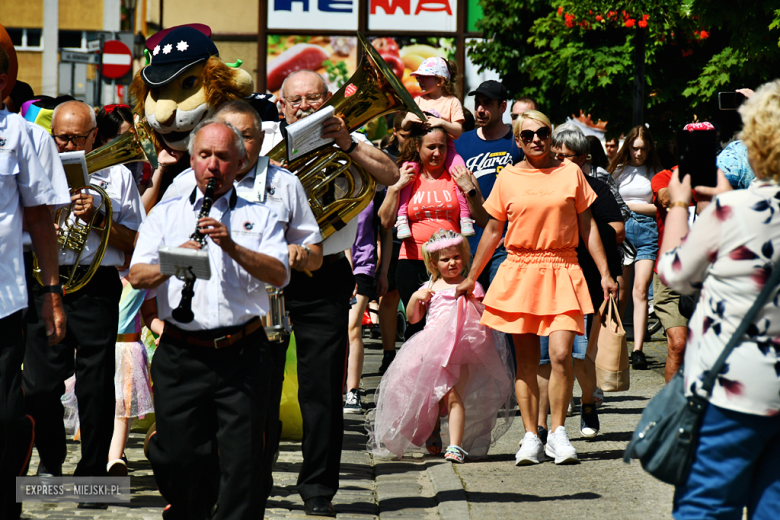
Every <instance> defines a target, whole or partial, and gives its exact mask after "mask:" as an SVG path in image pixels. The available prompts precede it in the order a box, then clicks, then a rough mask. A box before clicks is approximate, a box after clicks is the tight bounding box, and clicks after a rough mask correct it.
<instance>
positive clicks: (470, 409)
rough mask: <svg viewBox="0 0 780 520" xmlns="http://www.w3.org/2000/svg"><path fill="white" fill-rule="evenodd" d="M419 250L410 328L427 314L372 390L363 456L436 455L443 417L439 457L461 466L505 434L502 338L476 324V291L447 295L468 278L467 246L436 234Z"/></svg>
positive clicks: (508, 391) (508, 416)
mask: <svg viewBox="0 0 780 520" xmlns="http://www.w3.org/2000/svg"><path fill="white" fill-rule="evenodd" d="M422 249H423V257H424V259H425V265H426V267H427V268H428V271H429V272H430V273H431V282H429V283H428V284H426V285H425V286H423V287H422V288H420V290H419V291H417V292H416V293H414V295H412V298H411V299H410V301H409V305H408V306H407V317H408V319H409V321H410V322H411V323H416V322H417V321H419V320H421V319H422V317H423V316H424V315H425V314H427V322H426V325H425V329H423V330H422V331H420V332H418V333H417V334H415V335H414V336H412V337H411V338H410V339H409V341H407V342H406V344H405V345H404V347H403V348H402V349H401V350H400V351H399V353H398V354H397V355H396V358H395V360H394V361H393V364H392V365H390V368H389V369H388V371H387V372H386V373H385V375H384V377H383V378H382V381H381V382H380V384H379V388H378V389H377V393H376V403H377V407H376V409H375V410H372V411H371V412H369V415H368V419H367V422H366V428H367V429H368V433H369V441H368V451H369V452H371V453H374V454H375V455H379V456H387V455H389V454H392V455H395V456H396V457H402V456H403V455H404V453H406V452H408V451H412V450H416V449H421V448H422V447H423V446H426V448H427V450H428V451H429V452H430V453H433V454H436V453H439V452H440V451H441V446H442V443H441V437H440V434H439V420H440V417H445V418H448V421H449V443H448V444H449V446H448V447H447V450H446V453H445V458H446V459H448V460H450V461H452V462H459V463H462V462H464V460H465V457H466V456H468V457H469V458H481V457H484V456H485V455H487V452H488V449H489V448H490V446H491V445H493V444H494V443H495V442H496V440H498V438H499V437H501V436H502V435H503V434H504V433H506V431H507V430H509V427H510V426H511V424H512V413H511V412H512V410H513V408H514V406H513V394H514V392H513V391H514V381H515V376H514V369H513V365H512V363H511V359H510V354H509V350H508V348H507V343H506V339H505V336H504V335H503V334H500V333H498V332H495V331H494V330H492V329H490V328H488V327H485V326H483V325H480V323H479V320H480V317H481V316H482V311H483V309H484V307H483V305H482V304H481V303H480V302H479V301H478V300H477V298H481V297H482V296H484V291H483V290H482V287H480V286H477V287H476V289H475V290H474V296H475V297H476V298H470V299H467V298H465V297H461V298H458V299H456V298H455V288H456V287H457V286H458V284H459V283H460V282H461V281H462V280H463V279H464V276H463V273H464V272H468V267H469V265H468V264H469V258H470V254H469V247H468V242H467V241H465V240H464V239H463V237H462V236H461V235H459V234H457V233H455V232H452V231H445V230H439V231H438V232H436V233H434V235H433V236H432V237H431V239H430V240H429V241H428V242H427V243H426V244H424V245H423V248H422ZM499 412H500V413H499ZM499 416H500V417H499Z"/></svg>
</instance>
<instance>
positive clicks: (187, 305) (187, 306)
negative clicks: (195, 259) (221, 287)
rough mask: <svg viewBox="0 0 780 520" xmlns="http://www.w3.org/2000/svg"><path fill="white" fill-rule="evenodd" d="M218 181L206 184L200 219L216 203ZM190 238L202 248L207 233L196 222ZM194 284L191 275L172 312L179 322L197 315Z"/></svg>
mask: <svg viewBox="0 0 780 520" xmlns="http://www.w3.org/2000/svg"><path fill="white" fill-rule="evenodd" d="M216 183H217V180H216V179H215V178H213V177H212V178H211V179H209V183H208V184H207V185H206V192H205V193H204V194H203V206H201V208H200V213H199V214H198V221H200V219H202V218H204V217H208V216H209V212H210V211H211V205H212V204H214V190H215V186H216ZM190 239H192V240H194V241H195V242H197V243H198V244H200V247H201V248H203V246H205V245H206V235H204V234H203V233H201V232H200V226H198V225H197V224H195V231H194V232H193V233H192V235H190ZM194 285H195V277H194V276H191V277H189V278H187V279H186V280H185V281H184V287H183V288H182V290H181V301H179V306H178V307H176V308H175V309H174V310H173V312H172V313H171V316H172V317H173V319H174V320H176V321H178V322H179V323H189V322H191V321H192V320H193V319H194V318H195V315H194V314H193V313H192V297H193V296H195V290H194V289H193V287H194Z"/></svg>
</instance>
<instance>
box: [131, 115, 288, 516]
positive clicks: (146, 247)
mask: <svg viewBox="0 0 780 520" xmlns="http://www.w3.org/2000/svg"><path fill="white" fill-rule="evenodd" d="M189 152H190V156H191V164H192V168H193V170H194V171H195V177H196V180H197V186H196V187H195V188H194V189H193V190H192V193H191V194H189V195H188V196H185V197H180V198H175V199H171V200H168V201H164V202H161V203H160V204H158V205H157V206H156V207H155V209H154V211H152V212H151V213H150V215H149V217H148V219H147V220H146V221H145V222H144V224H143V225H142V226H141V229H140V230H139V236H138V243H137V245H136V249H135V254H134V255H133V260H132V263H131V267H130V275H129V278H130V282H131V283H132V284H133V286H134V287H137V288H155V287H159V289H158V292H157V302H158V307H159V316H160V319H162V320H164V321H165V331H164V332H163V335H162V336H161V337H160V344H159V347H158V348H157V351H156V353H155V358H154V364H153V365H152V378H153V380H154V385H155V411H156V414H157V432H156V434H154V435H153V436H152V438H151V439H150V443H149V459H150V460H151V462H152V468H153V470H154V475H155V479H156V480H157V485H158V486H159V488H160V492H161V493H162V495H163V496H164V497H165V498H166V499H167V500H168V501H169V502H170V506H169V507H168V508H167V509H166V511H165V512H164V514H163V516H164V518H166V519H179V518H181V519H201V518H215V519H245V518H246V519H248V518H252V519H256V518H262V517H263V510H262V509H263V506H262V502H263V500H262V496H261V494H260V493H258V492H257V490H258V489H260V487H261V480H262V473H263V472H262V456H263V425H264V424H265V413H266V412H265V411H266V408H267V403H266V399H267V394H268V388H267V386H268V381H269V374H268V373H267V371H268V367H269V363H267V362H265V360H263V359H262V358H263V356H264V355H265V354H264V353H267V350H268V349H267V348H264V347H265V346H267V342H268V340H267V339H266V337H265V331H264V329H263V326H262V322H261V321H260V319H259V317H260V316H264V315H265V314H266V313H267V312H268V296H267V292H266V288H265V284H266V283H269V284H271V285H274V286H277V287H282V286H284V285H285V284H286V283H287V282H288V280H289V276H290V272H289V268H288V250H287V244H286V242H285V241H284V233H283V231H282V228H281V226H280V225H279V224H278V222H277V221H276V218H275V217H274V215H273V213H272V212H271V211H270V210H268V209H267V208H265V207H263V206H261V205H259V204H254V203H252V202H248V201H246V200H245V199H242V198H240V197H238V196H237V194H236V190H235V188H234V187H233V181H234V179H235V177H236V174H237V172H238V171H239V170H240V169H241V167H242V165H243V163H244V162H245V161H246V151H245V148H244V142H243V138H242V137H241V134H240V132H238V131H237V130H236V129H235V128H234V127H232V126H231V125H229V124H227V123H218V122H214V121H206V122H203V123H201V124H199V125H198V127H196V128H195V130H194V131H193V132H192V137H191V141H190V150H189ZM211 179H214V181H213V182H214V185H215V186H214V195H213V204H212V205H211V207H210V212H209V214H208V216H206V215H205V214H204V213H205V211H201V210H202V209H203V204H204V198H205V197H204V195H205V193H206V191H207V185H208V184H209V181H210V180H211ZM207 204H208V203H207ZM193 229H195V230H196V233H193V235H195V236H196V238H201V235H203V236H204V237H205V238H204V240H202V242H203V244H204V245H203V248H204V249H205V250H206V251H208V256H209V263H210V269H211V278H210V279H208V280H204V279H199V280H196V281H195V284H194V287H193V290H194V295H193V296H192V303H191V305H192V307H191V310H192V314H193V320H192V321H191V322H188V323H183V322H180V321H176V319H174V316H177V317H179V318H181V316H182V314H179V313H175V312H174V310H176V308H177V306H178V305H179V304H180V302H181V298H182V296H181V295H182V288H183V286H184V282H182V281H180V280H178V279H176V278H171V277H169V276H165V275H163V274H161V272H160V266H159V262H160V258H159V253H158V250H159V248H160V247H161V246H173V247H184V248H191V249H201V245H200V242H199V241H195V240H191V239H190V238H189V237H190V234H191V233H192V230H193ZM199 234H200V235H199ZM261 251H262V252H261ZM215 503H216V512H214V513H213V516H212V508H213V506H214V504H215Z"/></svg>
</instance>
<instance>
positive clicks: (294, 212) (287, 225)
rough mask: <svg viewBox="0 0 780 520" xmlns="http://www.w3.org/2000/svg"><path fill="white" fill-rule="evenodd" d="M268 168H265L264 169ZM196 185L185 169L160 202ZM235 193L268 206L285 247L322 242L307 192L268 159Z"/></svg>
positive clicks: (259, 163)
mask: <svg viewBox="0 0 780 520" xmlns="http://www.w3.org/2000/svg"><path fill="white" fill-rule="evenodd" d="M266 166H267V168H266ZM258 167H260V176H261V177H262V176H263V172H265V182H264V183H263V184H262V188H261V184H260V182H259V180H258V179H257V169H258ZM196 185H197V182H196V181H195V172H194V171H193V170H192V168H188V169H186V170H184V171H183V172H181V173H180V174H179V175H177V176H176V178H175V179H174V180H173V182H172V183H171V185H170V186H169V187H168V189H167V190H165V194H164V195H163V198H162V200H161V202H162V201H166V200H168V199H172V198H176V197H183V196H189V195H190V194H191V193H192V190H193V188H195V186H196ZM234 185H235V187H236V192H237V193H238V196H239V197H242V198H244V199H246V200H248V201H250V202H257V203H260V204H263V205H264V206H266V207H268V209H270V210H271V211H273V212H274V214H275V215H276V218H277V220H278V221H279V224H280V225H281V226H282V230H283V231H284V238H285V240H286V241H287V243H288V244H298V245H303V244H319V243H320V242H322V236H321V235H320V227H319V226H318V225H317V219H315V218H314V213H312V212H311V208H309V201H308V199H307V198H306V192H305V191H303V186H301V181H299V180H298V177H296V176H295V175H293V174H292V173H290V172H289V171H287V170H285V169H284V168H279V167H277V166H274V165H272V164H268V158H267V157H261V158H260V160H259V161H258V163H257V164H256V165H255V167H254V168H252V169H251V170H249V171H248V172H247V173H246V175H244V177H243V178H242V179H241V180H240V181H236V182H235V184H234Z"/></svg>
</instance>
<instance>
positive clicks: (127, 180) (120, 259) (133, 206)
mask: <svg viewBox="0 0 780 520" xmlns="http://www.w3.org/2000/svg"><path fill="white" fill-rule="evenodd" d="M89 182H90V184H94V185H95V186H98V187H100V188H103V190H105V192H106V193H107V194H108V196H109V198H110V199H111V214H112V216H113V219H114V223H115V224H122V225H123V226H125V227H126V228H128V229H130V230H132V231H138V228H139V227H141V222H143V221H144V217H145V216H146V211H145V210H144V205H143V204H142V203H141V195H140V193H139V192H138V188H137V187H136V185H135V180H134V179H133V174H132V173H131V172H130V170H128V169H127V168H125V167H124V166H121V165H120V166H112V167H110V168H106V169H105V170H100V171H97V172H95V173H93V174H92V175H90V176H89ZM89 194H90V195H92V196H93V197H94V199H93V205H94V206H95V207H96V208H97V207H98V206H100V203H101V202H102V200H103V199H102V197H101V196H100V195H98V193H97V192H96V191H93V190H90V191H89ZM101 212H102V211H101ZM74 220H75V217H74V216H73V215H71V217H70V219H69V221H70V222H71V223H72V222H73V221H74ZM82 223H83V222H82ZM193 229H194V227H193ZM99 245H100V237H99V236H98V234H97V233H95V232H91V233H90V234H89V238H87V245H86V246H85V247H84V252H83V254H82V255H81V260H80V261H79V264H81V265H88V264H91V263H92V259H93V258H94V256H95V251H97V248H98V246H99ZM75 261H76V252H75V251H71V250H70V249H62V248H60V265H73V263H74V262H75ZM124 263H125V254H124V253H123V252H122V251H120V250H119V249H117V248H116V247H114V246H112V245H110V244H109V246H108V247H107V248H106V254H105V256H104V257H103V261H102V262H101V263H100V265H101V266H104V267H105V266H120V265H124Z"/></svg>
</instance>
